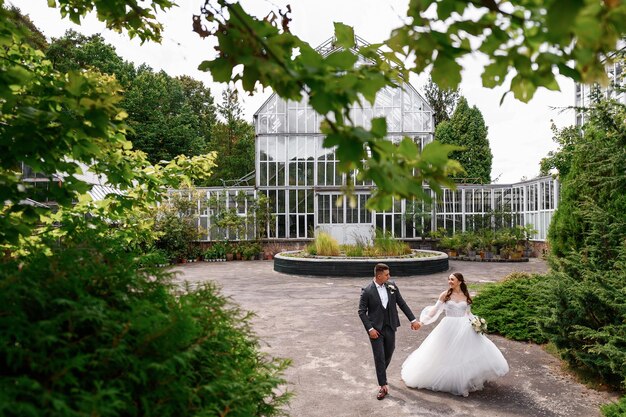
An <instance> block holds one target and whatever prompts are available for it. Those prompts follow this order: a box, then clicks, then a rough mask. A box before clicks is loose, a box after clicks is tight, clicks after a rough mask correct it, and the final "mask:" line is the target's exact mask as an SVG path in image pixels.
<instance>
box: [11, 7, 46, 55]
mask: <svg viewBox="0 0 626 417" xmlns="http://www.w3.org/2000/svg"><path fill="white" fill-rule="evenodd" d="M0 7H2V8H3V9H5V10H6V15H5V16H6V18H7V19H8V20H10V21H11V22H12V23H13V24H15V25H16V26H18V27H20V28H22V29H25V32H26V33H25V35H26V36H25V37H24V40H25V41H26V42H28V43H29V44H30V45H31V46H32V47H33V48H35V49H40V50H45V49H46V48H47V47H48V41H47V40H46V37H45V36H44V34H43V33H41V31H40V30H39V28H38V27H37V26H35V24H34V23H33V21H32V20H30V17H28V15H24V14H22V11H21V10H20V9H19V8H17V7H15V6H9V7H5V6H4V5H2V6H0Z"/></svg>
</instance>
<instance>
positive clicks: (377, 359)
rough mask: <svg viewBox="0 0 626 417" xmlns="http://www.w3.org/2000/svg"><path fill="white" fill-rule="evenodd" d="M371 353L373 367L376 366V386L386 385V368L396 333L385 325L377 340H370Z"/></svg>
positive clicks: (394, 345) (391, 353) (389, 360)
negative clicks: (372, 354)
mask: <svg viewBox="0 0 626 417" xmlns="http://www.w3.org/2000/svg"><path fill="white" fill-rule="evenodd" d="M370 342H371V343H372V352H374V365H375V366H376V378H378V385H380V386H383V385H387V367H388V366H389V363H390V362H391V356H392V355H393V351H394V350H395V348H396V332H395V331H394V330H393V329H392V328H391V326H389V325H388V324H385V325H384V326H383V329H382V331H381V332H379V336H378V339H370Z"/></svg>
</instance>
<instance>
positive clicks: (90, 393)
mask: <svg viewBox="0 0 626 417" xmlns="http://www.w3.org/2000/svg"><path fill="white" fill-rule="evenodd" d="M48 3H49V4H52V5H54V4H55V1H49V2H48ZM59 3H60V4H61V5H62V7H63V8H64V9H63V10H64V13H69V14H70V15H71V17H72V18H73V19H74V20H75V21H76V20H80V17H81V16H82V13H83V12H86V11H87V10H91V9H92V8H93V7H94V5H95V6H97V9H98V16H99V17H100V18H101V19H104V20H106V21H107V22H108V24H109V25H110V26H112V27H114V28H121V27H122V26H123V25H124V23H123V20H124V19H130V20H131V22H130V23H128V26H127V28H130V29H129V31H130V32H131V35H132V34H137V35H138V36H140V37H143V36H156V35H155V31H157V32H158V30H157V29H158V28H155V27H154V26H151V22H150V21H151V19H152V17H151V15H150V12H149V9H144V8H142V7H140V6H138V5H137V4H136V3H135V2H134V1H131V2H126V1H123V2H120V1H117V0H113V1H108V0H107V1H100V0H96V1H95V2H89V1H87V2H83V1H75V0H60V1H59ZM1 4H3V1H2V0H0V5H1ZM127 4H129V5H130V6H135V7H130V8H127V7H126V5H127ZM150 4H151V5H152V6H153V7H156V5H165V4H169V3H168V2H166V1H163V0H156V1H154V2H151V3H150ZM109 8H111V9H109ZM120 19H121V20H120ZM118 24H119V25H121V26H116V25H118ZM27 36H28V33H27V31H25V29H24V28H23V27H22V26H18V25H16V24H14V23H13V21H11V20H10V19H8V18H7V13H6V10H5V9H4V8H0V67H1V69H2V70H1V71H0V103H1V105H2V111H1V112H0V183H2V185H3V186H2V187H0V198H2V201H3V203H4V204H3V207H2V209H0V248H1V249H2V250H3V253H4V254H5V256H4V257H3V258H2V259H1V260H0V328H2V329H3V331H2V333H1V334H0V339H1V340H0V361H1V362H2V363H1V364H0V367H1V368H2V369H3V372H2V375H0V415H3V416H20V417H21V416H39V415H46V416H64V417H65V416H69V417H72V416H77V417H78V416H85V415H94V416H96V415H97V416H118V415H123V416H126V415H128V416H136V415H158V416H187V415H189V416H191V415H207V416H218V415H225V414H229V415H233V416H271V415H277V414H280V413H282V410H281V406H282V405H283V404H284V402H285V401H286V400H287V399H288V397H289V395H288V394H280V393H279V392H278V391H277V389H276V388H277V387H278V386H279V385H282V384H283V383H284V380H283V379H282V378H281V377H280V375H281V373H282V371H283V370H284V369H285V367H286V366H287V362H286V361H280V360H274V359H271V358H268V357H266V356H265V355H263V354H262V353H261V352H260V349H259V346H258V343H257V340H256V339H255V337H254V336H253V334H252V332H251V329H250V327H249V325H248V320H249V317H250V316H249V315H248V314H246V313H244V312H242V311H240V310H238V309H237V308H235V307H233V306H232V305H230V304H228V303H227V301H226V299H225V298H223V297H222V296H220V295H219V294H218V292H217V291H216V289H215V288H214V287H213V286H211V285H207V286H204V287H201V288H198V289H192V288H185V289H184V291H177V290H180V289H179V288H176V287H174V286H173V285H171V284H170V283H169V276H167V275H166V274H165V273H164V272H163V271H162V270H161V269H160V268H155V267H154V264H155V263H157V262H158V259H155V258H157V257H158V254H157V255H154V254H148V255H145V254H143V253H142V252H141V251H140V249H142V248H151V247H153V246H152V245H153V243H154V234H153V233H152V229H153V224H152V221H151V220H150V219H149V216H148V214H149V213H150V210H152V209H153V208H154V206H155V204H156V203H157V202H158V201H160V200H161V199H162V197H163V195H164V193H165V191H164V190H165V189H166V188H167V187H176V188H179V187H181V186H182V185H183V184H187V185H188V184H190V183H191V181H192V180H193V179H194V178H200V179H202V178H203V176H206V175H209V174H210V172H211V169H212V167H213V165H214V164H213V158H214V155H205V156H196V157H193V158H188V157H185V156H178V157H175V158H173V159H171V160H170V161H169V162H167V163H163V164H158V165H151V164H149V163H148V161H147V159H146V156H145V154H143V153H141V152H134V151H131V145H130V142H129V141H128V140H127V139H126V137H125V134H126V132H127V125H126V124H125V123H124V119H125V117H126V114H125V112H123V111H122V110H121V109H120V108H119V107H118V105H119V101H120V96H119V95H118V92H119V91H120V86H119V85H118V84H117V83H116V82H115V80H114V79H113V77H112V76H107V75H103V74H101V73H98V72H94V71H90V70H87V71H69V72H67V73H64V72H60V71H58V70H56V69H55V68H54V67H53V65H52V63H51V62H50V61H49V60H46V59H44V55H43V53H42V52H41V51H38V50H35V49H33V47H31V46H30V44H29V43H28V42H25V41H24V39H25V38H26V37H27ZM22 162H25V163H26V164H28V165H29V166H31V167H32V168H33V169H34V170H35V171H36V172H43V173H47V174H49V175H53V174H55V175H61V176H62V177H63V179H62V181H58V182H56V181H55V182H54V183H51V184H53V185H54V186H52V187H49V197H50V198H51V199H54V200H56V202H57V203H58V209H57V210H56V211H54V212H52V211H48V210H45V209H40V208H38V207H35V206H30V205H26V204H23V203H22V201H23V200H24V199H25V198H26V197H27V196H28V195H29V191H30V190H29V189H28V187H26V186H25V185H24V184H22V183H21V182H20V171H19V168H20V164H21V163H22ZM85 166H87V167H90V170H91V172H92V173H93V174H97V175H104V174H106V178H105V177H104V176H103V177H101V180H102V181H103V183H106V184H107V185H109V186H111V187H115V188H117V189H118V190H120V191H122V192H123V193H122V194H109V195H107V196H106V197H105V198H104V199H103V200H100V201H97V202H94V201H92V200H91V198H90V197H89V196H88V195H87V191H88V190H89V188H90V186H91V185H90V184H89V183H87V182H86V181H85V180H84V179H83V178H82V177H81V176H80V175H79V174H82V173H83V169H85V168H84V167H85ZM61 173H64V174H61ZM176 292H178V293H176ZM216 358H218V359H216Z"/></svg>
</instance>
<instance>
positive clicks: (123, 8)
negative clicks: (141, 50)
mask: <svg viewBox="0 0 626 417" xmlns="http://www.w3.org/2000/svg"><path fill="white" fill-rule="evenodd" d="M174 5H175V3H174V2H172V1H170V0H149V1H147V2H144V1H141V2H139V1H137V0H93V1H84V0H48V6H49V7H58V8H59V9H60V11H61V16H63V17H68V18H69V19H70V20H71V21H72V22H74V23H76V24H77V25H80V23H81V19H82V18H83V17H84V16H85V15H86V14H87V13H89V12H92V11H95V12H96V14H97V16H98V20H100V21H101V22H104V23H105V25H106V27H107V29H111V30H114V31H116V32H122V31H127V32H128V36H130V37H131V38H133V37H135V36H137V37H139V39H141V41H142V42H144V41H146V40H152V41H157V42H159V41H160V40H161V29H162V25H161V24H160V23H159V22H158V21H157V20H156V16H155V12H156V11H157V10H159V9H161V10H164V11H165V10H168V9H170V8H172V7H173V6H174Z"/></svg>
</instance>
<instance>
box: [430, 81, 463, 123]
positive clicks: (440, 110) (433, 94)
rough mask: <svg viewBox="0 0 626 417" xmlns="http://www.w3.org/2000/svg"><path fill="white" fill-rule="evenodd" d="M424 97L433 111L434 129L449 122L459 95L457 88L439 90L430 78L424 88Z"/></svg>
mask: <svg viewBox="0 0 626 417" xmlns="http://www.w3.org/2000/svg"><path fill="white" fill-rule="evenodd" d="M424 96H425V98H426V101H428V104H430V107H432V109H433V118H434V120H435V128H436V127H437V126H438V125H439V123H441V122H445V121H447V120H450V117H451V116H452V113H453V112H454V109H455V108H456V104H457V102H458V101H459V98H460V97H461V93H460V91H459V89H458V88H457V89H452V88H444V89H442V88H439V86H438V85H437V84H436V83H435V82H434V81H433V80H432V78H429V79H428V84H426V87H425V88H424Z"/></svg>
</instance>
